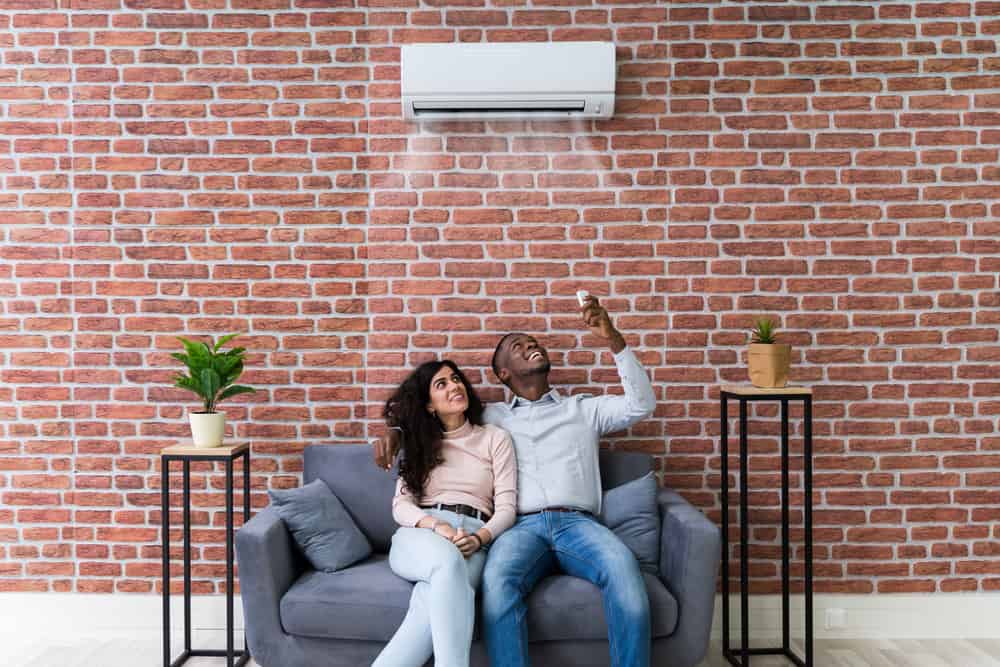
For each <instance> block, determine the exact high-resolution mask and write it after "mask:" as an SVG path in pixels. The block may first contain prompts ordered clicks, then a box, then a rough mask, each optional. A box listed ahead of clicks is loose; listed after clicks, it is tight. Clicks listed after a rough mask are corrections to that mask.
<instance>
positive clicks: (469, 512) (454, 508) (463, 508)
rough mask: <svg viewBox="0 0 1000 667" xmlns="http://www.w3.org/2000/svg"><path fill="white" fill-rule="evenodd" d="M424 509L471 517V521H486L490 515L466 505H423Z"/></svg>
mask: <svg viewBox="0 0 1000 667" xmlns="http://www.w3.org/2000/svg"><path fill="white" fill-rule="evenodd" d="M423 508H424V509H428V510H445V511H446V512H454V513H455V514H464V515H465V516H471V517H472V518H473V519H479V520H480V521H486V520H487V519H489V518H490V515H489V514H487V513H486V512H483V511H481V510H477V509H476V508H475V507H470V506H468V505H446V504H444V503H438V504H436V505H424V506H423Z"/></svg>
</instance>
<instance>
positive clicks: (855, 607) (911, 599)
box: [712, 593, 1000, 639]
mask: <svg viewBox="0 0 1000 667" xmlns="http://www.w3.org/2000/svg"><path fill="white" fill-rule="evenodd" d="M804 601H805V600H804V597H803V596H802V595H793V596H791V598H790V603H791V604H790V608H791V611H790V619H789V620H790V621H791V623H790V625H791V634H792V637H796V636H798V637H801V636H802V634H803V629H804V627H805V611H804V609H805V604H804ZM729 608H730V617H729V618H730V624H731V628H730V637H731V638H734V639H735V638H737V637H739V632H740V601H739V596H738V595H734V596H732V597H731V598H730V607H729ZM829 609H842V610H844V612H845V618H844V620H845V621H846V622H845V624H844V627H843V628H829V627H827V625H826V612H827V610H829ZM749 616H750V633H749V634H750V637H751V638H754V639H771V638H774V637H780V636H781V596H780V595H754V596H751V597H750V604H749ZM997 618H1000V593H907V594H898V595H895V594H882V595H832V594H830V595H826V594H824V595H814V596H813V636H814V637H815V638H816V639H838V638H850V639H926V638H929V637H933V638H939V639H969V638H990V637H992V638H995V637H997V636H998V634H1000V633H998V631H997V621H996V619H997ZM712 638H713V639H721V638H722V596H721V595H717V596H716V597H715V619H714V621H713V623H712Z"/></svg>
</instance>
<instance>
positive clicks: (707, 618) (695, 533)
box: [656, 489, 722, 665]
mask: <svg viewBox="0 0 1000 667" xmlns="http://www.w3.org/2000/svg"><path fill="white" fill-rule="evenodd" d="M656 501H657V504H658V505H659V507H660V520H661V524H662V527H661V529H660V530H661V532H660V579H661V580H662V581H663V583H664V584H665V585H666V587H667V589H669V590H670V592H671V593H672V594H673V596H674V597H675V598H676V599H677V607H678V619H677V628H676V629H675V630H674V633H673V634H672V635H671V636H670V637H669V639H668V641H669V643H671V644H676V646H673V647H671V653H672V654H674V655H678V656H684V660H685V663H684V664H690V665H696V664H698V663H699V662H700V661H701V660H702V658H704V656H705V653H706V652H707V650H708V641H709V634H710V633H711V631H712V616H713V613H714V611H715V581H716V577H717V576H718V573H719V562H720V560H721V540H722V535H721V532H720V531H719V528H718V526H716V525H715V524H714V523H712V522H711V521H710V520H709V519H708V518H707V517H706V516H705V515H704V514H702V513H701V512H700V511H699V510H697V509H696V508H695V507H694V506H692V505H691V504H690V503H688V502H687V501H686V500H684V498H682V497H681V496H680V495H679V494H678V493H677V492H675V491H671V490H670V489H660V491H659V495H658V496H657V499H656Z"/></svg>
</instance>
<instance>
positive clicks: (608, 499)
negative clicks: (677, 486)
mask: <svg viewBox="0 0 1000 667" xmlns="http://www.w3.org/2000/svg"><path fill="white" fill-rule="evenodd" d="M657 491H658V489H657V483H656V475H654V474H653V473H652V472H650V473H648V474H646V475H645V476H643V477H640V478H639V479H634V480H632V481H631V482H627V483H625V484H622V485H621V486H617V487H615V488H613V489H611V490H610V491H605V492H604V499H603V501H602V502H601V523H603V524H604V525H605V526H607V527H608V528H610V529H611V531H612V532H613V533H614V534H615V535H617V536H618V539H620V540H621V541H622V542H624V543H625V546H627V547H628V548H629V549H631V550H632V553H634V554H635V557H636V560H638V561H639V569H640V570H644V571H646V572H651V573H653V574H656V573H657V572H658V571H659V566H660V509H659V507H657V505H656V494H657Z"/></svg>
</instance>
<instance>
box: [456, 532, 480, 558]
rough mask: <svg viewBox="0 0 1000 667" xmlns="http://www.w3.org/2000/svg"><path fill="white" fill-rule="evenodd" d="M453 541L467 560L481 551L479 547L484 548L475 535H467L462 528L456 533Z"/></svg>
mask: <svg viewBox="0 0 1000 667" xmlns="http://www.w3.org/2000/svg"><path fill="white" fill-rule="evenodd" d="M451 541H452V543H453V544H454V545H455V546H456V547H458V550H459V551H461V552H462V555H463V556H465V557H466V558H468V557H469V556H471V555H472V554H474V553H476V552H477V551H479V547H480V546H482V545H481V544H480V542H479V540H478V539H477V538H476V536H475V535H473V534H472V533H467V532H465V531H464V530H462V529H461V528H459V530H458V532H456V533H455V537H453V538H452V540H451Z"/></svg>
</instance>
